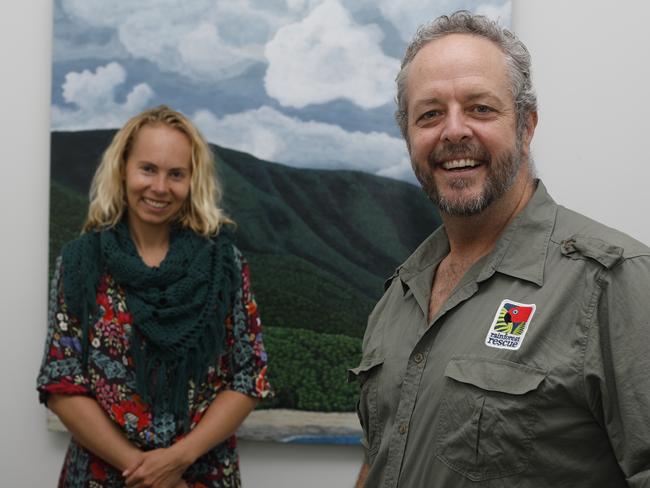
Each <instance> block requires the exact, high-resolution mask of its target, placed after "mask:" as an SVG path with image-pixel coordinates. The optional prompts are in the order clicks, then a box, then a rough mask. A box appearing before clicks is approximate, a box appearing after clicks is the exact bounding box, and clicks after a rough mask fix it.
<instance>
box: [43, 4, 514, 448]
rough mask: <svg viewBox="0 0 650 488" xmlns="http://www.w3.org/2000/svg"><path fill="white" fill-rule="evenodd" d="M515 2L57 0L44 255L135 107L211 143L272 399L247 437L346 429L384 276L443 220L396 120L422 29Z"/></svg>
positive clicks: (352, 419)
mask: <svg viewBox="0 0 650 488" xmlns="http://www.w3.org/2000/svg"><path fill="white" fill-rule="evenodd" d="M461 8H466V9H469V10H472V11H476V12H479V13H483V14H485V15H488V16H490V17H492V18H498V19H500V22H501V23H502V24H505V25H508V24H509V22H510V9H511V5H510V2H509V1H504V0H485V1H480V2H478V1H465V0H445V1H440V0H416V1H413V0H192V1H188V2H176V1H172V0H146V1H145V0H142V1H138V2H133V1H126V0H115V1H112V2H105V1H103V0H55V8H54V48H53V72H52V73H53V76H52V80H53V81H52V138H51V198H50V263H53V261H54V259H55V258H56V256H57V255H58V253H59V250H60V248H61V245H62V244H63V243H64V242H66V241H68V240H70V239H73V238H74V237H75V236H77V235H78V233H79V231H80V228H81V224H82V222H83V220H84V217H85V212H86V208H87V204H88V201H87V193H88V187H89V182H90V179H91V177H92V174H93V172H94V170H95V168H96V166H97V164H98V162H99V159H100V157H101V154H102V152H103V150H104V149H105V148H106V147H107V145H108V144H109V142H110V140H111V138H112V136H113V134H114V132H115V129H116V128H117V127H120V126H121V125H122V124H123V123H124V122H125V121H126V120H127V119H128V118H129V117H130V116H132V115H134V114H136V113H138V112H140V111H141V110H144V109H146V108H149V107H152V106H156V105H159V104H163V103H164V104H167V105H169V106H171V107H172V108H175V109H177V110H180V111H182V112H183V113H185V114H186V115H188V116H189V117H190V118H191V119H192V120H193V121H194V122H195V123H196V124H197V126H198V127H199V128H200V129H201V131H202V132H203V134H204V135H205V137H206V139H207V140H208V141H209V142H210V144H211V147H212V149H213V151H214V154H215V159H216V164H217V170H218V173H219V175H220V178H221V180H222V182H223V186H224V194H225V198H224V202H223V205H224V207H225V209H226V211H227V213H228V214H229V215H230V216H231V217H232V218H233V219H234V220H235V221H236V223H237V225H238V230H237V245H238V247H239V248H240V250H241V251H242V252H243V254H244V256H245V257H246V259H247V260H248V261H249V263H250V267H251V274H252V283H253V290H254V292H255V294H256V297H257V302H258V304H259V309H260V312H261V317H262V322H263V324H264V341H265V345H266V349H267V352H268V357H269V377H270V380H271V382H272V383H273V385H274V388H275V391H276V395H275V397H274V398H273V399H272V400H270V401H268V402H266V403H263V404H262V405H261V406H260V408H258V409H257V410H256V411H255V412H254V413H253V414H252V415H251V416H250V417H249V419H248V420H247V421H246V423H245V424H244V426H243V427H242V428H241V429H240V432H239V434H240V437H243V438H249V439H261V440H275V441H281V442H303V443H320V442H335V443H357V442H358V441H359V436H360V432H361V430H360V427H359V424H358V421H357V418H356V414H355V413H354V410H355V405H356V399H357V394H358V391H357V389H358V387H357V385H356V384H349V383H348V382H347V368H350V367H353V366H355V365H356V364H357V362H358V360H359V357H360V352H361V340H362V337H363V332H364V329H365V325H366V320H367V317H368V314H369V313H370V311H371V310H372V308H373V306H374V304H375V302H376V301H377V300H378V299H379V297H380V296H381V294H382V292H383V283H384V281H385V280H386V279H387V278H388V277H389V276H390V275H391V274H392V273H393V271H394V270H395V268H396V267H397V266H398V265H399V263H400V262H402V261H403V260H404V259H405V258H406V257H407V256H408V255H409V254H410V253H411V252H412V251H413V250H414V249H415V248H416V247H417V245H418V244H419V243H420V242H421V241H422V240H423V239H424V238H425V237H426V236H427V235H428V234H430V233H431V232H432V231H433V230H434V229H435V228H436V227H437V226H438V225H439V222H440V220H439V218H438V216H437V214H436V213H435V210H434V208H433V206H432V205H431V204H430V202H429V201H428V199H427V198H426V196H425V195H424V194H423V193H422V192H421V191H420V189H419V187H418V186H417V183H416V181H415V178H414V176H413V173H412V171H411V166H410V162H409V157H408V153H407V150H406V146H405V144H404V141H403V140H402V139H401V137H400V135H399V130H398V129H397V127H396V125H395V123H394V121H393V113H394V110H395V106H394V97H395V86H394V85H395V83H394V80H395V76H396V74H397V72H398V69H399V63H400V61H399V60H400V59H401V57H402V54H403V52H404V49H405V47H406V45H407V43H408V41H409V39H410V38H411V36H412V35H413V33H414V32H415V30H416V28H417V26H418V25H419V24H421V23H423V22H425V21H427V20H430V19H433V18H435V17H436V16H438V15H440V14H443V13H450V12H452V11H454V10H457V9H461Z"/></svg>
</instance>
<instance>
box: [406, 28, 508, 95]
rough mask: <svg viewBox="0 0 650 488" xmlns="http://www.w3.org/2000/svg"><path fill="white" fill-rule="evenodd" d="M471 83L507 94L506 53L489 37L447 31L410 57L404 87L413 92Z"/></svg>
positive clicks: (410, 93) (408, 91)
mask: <svg viewBox="0 0 650 488" xmlns="http://www.w3.org/2000/svg"><path fill="white" fill-rule="evenodd" d="M444 82H453V83H464V82H471V83H474V84H478V85H485V87H486V88H488V89H490V90H495V91H498V92H501V91H502V92H504V93H509V90H510V79H509V74H508V66H507V61H506V56H505V54H504V53H503V51H502V50H501V49H500V48H499V46H498V45H497V44H496V43H494V42H492V41H491V40H489V39H486V38H484V37H481V36H477V35H472V34H448V35H446V36H444V37H441V38H439V39H435V40H433V41H430V42H429V43H427V44H425V45H424V46H423V47H422V48H421V49H420V51H419V52H418V53H417V54H416V55H415V56H414V57H413V60H412V61H411V63H410V65H409V68H408V77H407V83H406V90H407V93H408V94H409V98H410V97H411V95H414V94H415V93H416V92H418V91H419V90H420V89H421V88H422V87H423V86H425V87H426V86H429V85H431V86H435V85H436V84H437V83H444Z"/></svg>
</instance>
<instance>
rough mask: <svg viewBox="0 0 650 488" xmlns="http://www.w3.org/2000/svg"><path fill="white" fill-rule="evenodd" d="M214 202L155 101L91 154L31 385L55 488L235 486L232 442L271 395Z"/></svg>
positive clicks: (235, 255) (250, 306)
mask: <svg viewBox="0 0 650 488" xmlns="http://www.w3.org/2000/svg"><path fill="white" fill-rule="evenodd" d="M218 200H219V189H218V185H217V183H216V179H215V175H214V169H213V159H212V154H211V152H210V149H209V148H208V146H207V144H206V143H205V141H204V139H203V138H202V136H201V135H200V134H199V132H198V131H197V129H196V128H195V127H194V126H193V125H192V123H191V122H190V121H189V120H188V119H187V118H185V117H184V116H183V115H182V114H180V113H178V112H175V111H173V110H171V109H169V108H168V107H165V106H161V107H157V108H155V109H152V110H149V111H146V112H143V113H141V114H139V115H137V116H135V117H133V118H132V119H131V120H129V121H128V122H127V123H126V125H125V126H124V127H123V128H122V129H120V130H119V131H118V132H117V134H116V135H115V137H114V139H113V141H112V143H111V145H110V146H109V147H108V149H107V150H106V152H105V153H104V156H103V158H102V161H101V163H100V165H99V167H98V168H97V171H96V173H95V176H94V178H93V181H92V184H91V190H90V207H89V210H88V218H87V220H86V223H85V225H84V233H83V234H82V235H81V237H79V238H78V239H76V240H74V241H72V242H70V243H68V244H66V245H65V246H64V248H63V250H62V253H61V257H59V259H58V260H57V264H56V271H55V277H54V282H53V286H52V296H51V306H50V314H49V328H48V335H47V341H46V349H45V356H44V359H43V365H42V367H41V371H40V374H39V377H38V390H39V392H40V398H41V401H42V402H44V403H46V404H47V406H48V407H49V408H50V409H51V410H52V411H54V412H55V413H56V414H57V415H58V416H59V418H60V419H61V421H62V422H63V423H64V424H65V426H66V427H67V428H68V430H69V431H70V432H71V433H72V436H73V438H72V440H71V442H70V447H69V449H68V452H67V455H66V458H65V461H64V465H63V469H62V472H61V477H60V481H59V486H84V487H85V486H92V487H115V486H128V487H137V488H140V487H156V488H157V487H165V488H167V487H174V488H178V487H186V486H192V487H235V486H240V484H241V482H240V476H239V468H238V458H237V453H236V450H235V437H234V432H235V430H236V429H237V427H238V426H239V425H240V424H241V422H242V421H243V420H244V418H245V417H246V416H247V415H248V414H249V413H250V411H251V410H252V409H253V408H254V407H255V405H256V403H257V401H258V400H259V399H261V398H264V397H266V396H268V395H269V385H268V383H267V381H266V353H265V352H264V348H263V345H262V341H261V330H260V322H259V318H258V316H257V312H256V305H255V302H254V299H253V296H252V294H251V291H250V288H249V275H248V266H247V264H246V262H245V261H244V260H243V259H242V257H241V254H240V253H239V252H238V250H237V249H236V248H234V246H233V244H232V237H231V234H230V231H229V229H228V228H227V226H228V224H230V223H231V222H230V221H229V220H228V219H227V218H226V217H225V216H224V214H223V213H222V211H221V210H220V209H219V208H218V206H217V204H218Z"/></svg>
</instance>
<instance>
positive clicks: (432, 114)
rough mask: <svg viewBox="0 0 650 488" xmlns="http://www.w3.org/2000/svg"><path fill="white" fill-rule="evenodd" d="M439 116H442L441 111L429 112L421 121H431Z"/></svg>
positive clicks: (422, 116) (421, 117)
mask: <svg viewBox="0 0 650 488" xmlns="http://www.w3.org/2000/svg"><path fill="white" fill-rule="evenodd" d="M439 115H440V110H428V111H426V112H424V113H423V114H422V115H421V116H420V119H422V120H431V119H434V118H436V117H438V116H439Z"/></svg>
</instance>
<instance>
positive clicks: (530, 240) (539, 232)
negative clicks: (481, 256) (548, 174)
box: [477, 180, 557, 286]
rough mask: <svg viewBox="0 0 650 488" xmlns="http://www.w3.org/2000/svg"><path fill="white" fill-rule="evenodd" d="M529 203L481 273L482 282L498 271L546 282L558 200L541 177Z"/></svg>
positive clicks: (537, 281) (509, 227) (507, 229)
mask: <svg viewBox="0 0 650 488" xmlns="http://www.w3.org/2000/svg"><path fill="white" fill-rule="evenodd" d="M536 184H537V189H536V190H535V193H534V194H533V196H532V198H531V199H530V201H529V202H528V203H527V204H526V207H525V208H524V209H523V210H522V211H521V212H520V213H519V215H517V216H516V217H515V218H514V219H513V221H512V222H511V223H510V224H509V225H508V227H507V228H506V230H505V231H504V233H503V234H502V236H501V237H500V238H499V240H498V241H497V244H496V246H495V248H494V250H493V251H492V252H491V253H490V255H489V257H488V260H487V263H486V265H485V267H484V268H483V270H482V271H481V272H480V273H479V276H478V279H477V281H478V282H481V281H484V280H486V279H488V278H489V277H490V276H492V274H494V272H495V271H497V272H499V273H503V274H506V275H509V276H512V277H514V278H520V279H523V280H526V281H530V282H532V283H535V284H537V285H538V286H542V285H543V284H544V266H545V264H546V254H547V252H548V243H549V241H550V239H551V234H552V232H553V228H554V227H555V217H556V215H557V204H556V203H555V201H554V200H553V199H552V198H551V196H550V195H549V194H548V192H547V191H546V187H545V186H544V184H543V183H542V182H541V181H540V180H537V181H536Z"/></svg>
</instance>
